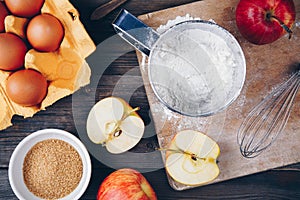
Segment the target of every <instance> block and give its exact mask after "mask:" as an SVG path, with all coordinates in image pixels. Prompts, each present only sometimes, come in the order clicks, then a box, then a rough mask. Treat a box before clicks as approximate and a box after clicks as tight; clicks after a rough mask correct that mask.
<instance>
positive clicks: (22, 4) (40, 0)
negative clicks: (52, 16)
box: [4, 0, 45, 17]
mask: <svg viewBox="0 0 300 200" xmlns="http://www.w3.org/2000/svg"><path fill="white" fill-rule="evenodd" d="M44 1H45V0H4V2H5V4H6V6H7V8H8V9H9V10H10V12H11V13H12V14H14V15H16V16H19V17H33V16H34V15H37V14H38V13H40V10H41V8H42V6H43V4H44Z"/></svg>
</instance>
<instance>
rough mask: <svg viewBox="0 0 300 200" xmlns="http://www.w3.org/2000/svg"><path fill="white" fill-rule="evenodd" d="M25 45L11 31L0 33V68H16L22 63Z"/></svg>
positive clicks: (25, 50)
mask: <svg viewBox="0 0 300 200" xmlns="http://www.w3.org/2000/svg"><path fill="white" fill-rule="evenodd" d="M26 52H27V47H26V45H25V43H24V42H23V40H22V39H21V38H19V37H18V36H16V35H15V34H12V33H0V69H2V70H16V69H19V68H21V67H22V66H23V65H24V59H25V54H26Z"/></svg>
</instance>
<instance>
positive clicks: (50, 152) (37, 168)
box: [23, 139, 83, 199]
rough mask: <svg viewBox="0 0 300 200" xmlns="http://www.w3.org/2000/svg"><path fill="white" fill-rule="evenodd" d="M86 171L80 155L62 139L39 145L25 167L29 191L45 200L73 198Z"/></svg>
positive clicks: (31, 152)
mask: <svg viewBox="0 0 300 200" xmlns="http://www.w3.org/2000/svg"><path fill="white" fill-rule="evenodd" d="M82 171H83V165H82V160H81V158H80V156H79V154H78V152H77V151H76V150H75V149H74V148H73V147H72V146H71V145H70V144H68V143H67V142H64V141H62V140H59V139H48V140H44V141H41V142H38V143H37V144H35V145H34V146H33V147H32V148H31V149H30V151H29V152H28V153H27V155H26V157H25V159H24V163H23V177H24V182H25V184H26V186H27V188H28V189H29V191H31V192H32V193H33V194H34V195H36V196H38V197H40V198H43V199H58V198H62V197H64V196H66V195H68V194H70V193H71V192H72V191H73V190H74V189H75V188H76V187H77V185H78V184H79V182H80V180H81V177H82Z"/></svg>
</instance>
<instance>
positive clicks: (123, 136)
mask: <svg viewBox="0 0 300 200" xmlns="http://www.w3.org/2000/svg"><path fill="white" fill-rule="evenodd" d="M119 129H120V130H119V131H118V132H115V135H114V139H112V140H109V141H108V142H107V143H106V148H107V150H108V151H109V152H111V153H115V154H117V153H122V152H124V151H127V150H129V149H131V148H133V147H134V146H135V145H136V144H137V143H138V142H139V141H140V140H141V138H142V136H143V133H144V122H143V120H142V119H141V118H139V117H136V116H129V117H127V118H126V119H124V121H122V122H121V124H120V126H119Z"/></svg>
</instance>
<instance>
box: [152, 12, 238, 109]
mask: <svg viewBox="0 0 300 200" xmlns="http://www.w3.org/2000/svg"><path fill="white" fill-rule="evenodd" d="M192 19H193V18H192V17H190V16H189V15H187V16H185V17H177V18H176V19H175V20H171V21H169V22H168V23H167V24H166V25H164V26H160V27H159V28H158V30H157V31H158V32H159V33H162V32H164V31H166V30H168V29H169V28H170V27H172V26H173V25H175V24H177V23H179V22H183V21H187V20H192ZM169 33H170V34H168V36H167V37H165V39H164V42H163V43H158V46H156V47H155V49H154V50H153V52H152V54H153V55H152V58H151V63H150V74H151V77H152V78H151V79H152V82H153V85H154V88H155V90H156V93H157V94H158V95H159V96H160V98H161V99H162V100H163V101H164V102H165V103H167V104H168V105H169V106H170V107H172V108H174V109H175V110H177V111H179V112H181V113H184V114H190V115H198V114H199V113H209V112H210V111H211V110H213V109H215V108H219V107H222V106H223V105H224V103H226V102H224V101H225V100H226V99H227V96H228V95H229V94H230V91H231V89H232V82H233V79H234V68H235V66H236V63H237V62H236V61H235V56H234V55H233V52H232V50H231V49H230V48H229V47H228V45H227V44H226V42H225V40H224V39H223V38H221V37H220V36H218V35H216V34H214V33H212V32H209V31H205V30H200V29H182V30H179V31H172V33H171V32H169Z"/></svg>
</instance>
